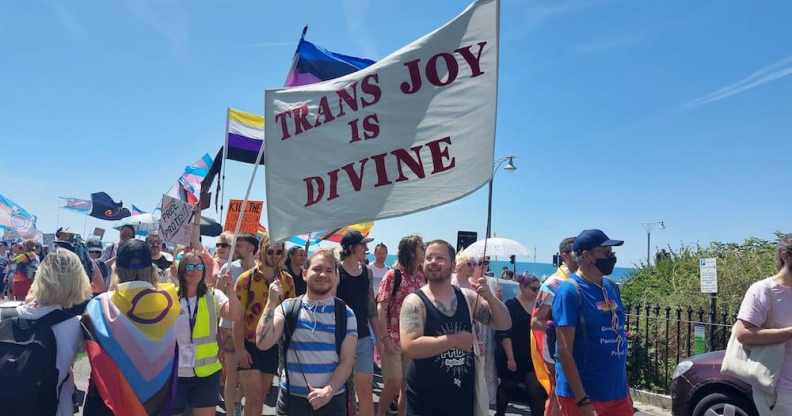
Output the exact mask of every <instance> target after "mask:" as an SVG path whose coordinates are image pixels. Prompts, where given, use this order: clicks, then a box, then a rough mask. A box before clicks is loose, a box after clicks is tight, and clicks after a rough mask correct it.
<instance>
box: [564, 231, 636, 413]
mask: <svg viewBox="0 0 792 416" xmlns="http://www.w3.org/2000/svg"><path fill="white" fill-rule="evenodd" d="M622 244H624V241H621V240H613V239H611V238H610V237H608V236H607V235H606V234H605V233H604V232H602V231H601V230H584V231H583V232H581V233H580V234H579V235H578V236H577V237H575V242H574V243H573V244H572V255H573V257H574V260H575V261H576V262H577V264H578V269H577V271H576V272H575V273H573V274H572V275H571V276H570V277H569V279H567V280H565V281H563V282H561V284H560V285H559V287H558V292H557V293H556V297H555V298H554V299H553V306H552V315H553V319H554V320H555V325H556V327H557V329H556V336H557V341H556V343H557V347H556V352H557V356H558V360H556V364H555V365H556V377H557V379H556V394H557V396H558V403H559V406H560V409H561V414H562V415H563V416H578V415H580V416H592V415H597V414H599V415H609V416H628V415H629V416H632V415H633V406H632V400H631V398H630V394H629V388H628V385H627V335H626V333H625V329H624V320H625V314H624V305H623V304H622V300H621V293H620V291H619V287H618V286H617V285H616V283H615V282H613V281H612V280H610V279H608V278H606V277H605V276H608V275H610V274H611V273H613V269H614V267H615V266H616V255H615V254H614V253H613V247H618V246H621V245H622ZM603 380H607V381H608V382H607V383H603V382H602V381H603Z"/></svg>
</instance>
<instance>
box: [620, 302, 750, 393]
mask: <svg viewBox="0 0 792 416" xmlns="http://www.w3.org/2000/svg"><path fill="white" fill-rule="evenodd" d="M626 309H627V317H626V323H625V324H626V325H625V326H626V328H625V329H626V331H627V338H628V347H629V351H628V356H627V375H628V378H629V382H630V386H631V387H634V388H639V389H642V390H648V391H652V392H656V393H664V394H668V393H669V387H670V385H671V375H672V374H673V371H674V368H676V365H677V364H678V363H679V362H680V361H682V360H684V359H685V358H687V357H690V356H692V355H695V354H697V353H701V352H708V351H717V350H722V349H725V348H726V344H727V343H728V341H729V336H730V335H731V328H732V325H733V324H734V321H735V320H736V319H737V318H736V315H735V314H736V311H735V314H730V313H729V310H728V307H727V306H724V307H722V308H721V309H720V311H718V310H714V309H713V310H709V311H707V310H705V309H704V308H698V309H693V307H690V306H688V307H687V308H683V307H680V306H677V307H671V306H660V305H627V306H626ZM702 332H703V333H702Z"/></svg>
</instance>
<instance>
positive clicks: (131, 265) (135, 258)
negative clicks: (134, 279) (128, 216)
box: [116, 238, 151, 270]
mask: <svg viewBox="0 0 792 416" xmlns="http://www.w3.org/2000/svg"><path fill="white" fill-rule="evenodd" d="M116 265H117V266H118V267H123V268H124V269H132V270H140V269H145V268H146V267H151V250H149V247H148V245H146V243H144V242H143V241H140V240H138V239H134V238H133V239H131V240H127V241H125V242H124V243H123V244H121V246H119V247H118V254H117V255H116Z"/></svg>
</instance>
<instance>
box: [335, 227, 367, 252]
mask: <svg viewBox="0 0 792 416" xmlns="http://www.w3.org/2000/svg"><path fill="white" fill-rule="evenodd" d="M372 241H374V239H373V238H365V237H363V234H361V233H360V231H354V230H352V231H347V233H346V234H344V238H342V239H341V247H344V248H349V247H352V246H354V245H356V244H366V243H370V242H372Z"/></svg>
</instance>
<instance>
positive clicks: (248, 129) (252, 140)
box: [209, 108, 264, 166]
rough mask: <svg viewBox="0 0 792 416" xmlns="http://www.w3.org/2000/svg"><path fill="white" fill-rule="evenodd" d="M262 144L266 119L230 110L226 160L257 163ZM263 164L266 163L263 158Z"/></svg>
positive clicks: (233, 109)
mask: <svg viewBox="0 0 792 416" xmlns="http://www.w3.org/2000/svg"><path fill="white" fill-rule="evenodd" d="M262 143H264V117H262V116H259V115H256V114H253V113H248V112H245V111H241V110H237V109H235V108H229V109H228V131H227V132H226V149H227V152H228V153H227V155H226V159H230V160H236V161H238V162H244V163H251V164H253V163H256V156H258V152H259V149H260V148H261V145H262ZM261 163H262V164H263V163H264V159H263V158H262V159H261ZM209 166H211V163H210V164H209Z"/></svg>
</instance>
